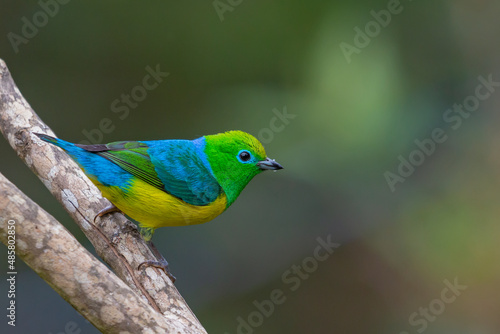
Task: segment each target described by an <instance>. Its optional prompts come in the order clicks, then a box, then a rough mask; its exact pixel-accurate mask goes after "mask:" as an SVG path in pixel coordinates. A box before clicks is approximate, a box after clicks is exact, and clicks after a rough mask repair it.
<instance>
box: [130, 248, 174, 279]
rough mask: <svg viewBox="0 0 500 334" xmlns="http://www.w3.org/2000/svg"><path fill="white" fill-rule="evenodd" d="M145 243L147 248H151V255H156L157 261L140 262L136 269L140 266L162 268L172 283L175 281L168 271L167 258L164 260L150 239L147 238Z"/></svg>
mask: <svg viewBox="0 0 500 334" xmlns="http://www.w3.org/2000/svg"><path fill="white" fill-rule="evenodd" d="M147 243H148V246H149V249H150V250H151V252H153V255H154V256H155V257H156V259H157V261H145V262H143V263H141V264H140V265H139V267H138V268H137V269H138V270H140V269H141V267H155V268H158V269H162V270H163V271H164V272H165V274H166V275H167V276H168V277H169V278H170V279H171V280H172V283H175V280H176V278H175V276H174V275H172V273H171V272H170V269H169V267H168V262H167V260H165V258H164V257H163V255H161V253H160V251H159V250H158V249H157V248H156V246H155V245H154V244H153V242H152V241H151V240H149V241H148V242H147Z"/></svg>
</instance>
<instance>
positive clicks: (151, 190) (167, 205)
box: [92, 179, 227, 229]
mask: <svg viewBox="0 0 500 334" xmlns="http://www.w3.org/2000/svg"><path fill="white" fill-rule="evenodd" d="M92 182H93V183H94V184H95V185H96V186H97V187H98V188H99V190H101V192H102V194H103V195H104V197H106V198H107V199H109V200H110V201H111V202H112V203H113V204H114V205H115V206H116V207H118V208H119V209H120V210H121V211H123V212H124V213H125V214H127V215H128V216H130V217H131V218H133V219H135V220H137V221H138V222H139V223H140V225H141V227H145V228H151V229H156V228H158V227H164V226H182V225H194V224H202V223H206V222H208V221H210V220H212V219H214V218H215V217H217V216H218V215H220V214H221V213H222V212H224V210H226V206H227V200H226V195H225V194H221V195H220V196H219V197H218V198H217V199H216V200H215V201H214V202H212V203H210V204H208V205H204V206H198V205H192V204H188V203H186V202H184V201H182V200H180V199H178V198H177V197H174V196H172V195H170V194H167V193H166V192H164V191H161V190H159V189H157V188H155V187H153V186H151V185H150V184H148V183H146V182H144V181H142V180H140V179H135V180H133V181H131V184H130V186H129V188H128V190H127V191H124V190H122V189H121V188H120V187H116V186H111V187H109V186H104V185H102V184H101V183H99V182H98V181H97V180H92Z"/></svg>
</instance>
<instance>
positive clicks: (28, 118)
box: [0, 59, 206, 333]
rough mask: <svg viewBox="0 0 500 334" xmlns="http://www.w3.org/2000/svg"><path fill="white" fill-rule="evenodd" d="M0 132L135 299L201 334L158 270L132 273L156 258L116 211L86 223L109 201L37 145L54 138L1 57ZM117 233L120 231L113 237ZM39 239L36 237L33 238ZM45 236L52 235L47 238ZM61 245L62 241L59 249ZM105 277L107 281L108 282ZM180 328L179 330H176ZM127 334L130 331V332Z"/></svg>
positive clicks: (54, 152) (57, 154)
mask: <svg viewBox="0 0 500 334" xmlns="http://www.w3.org/2000/svg"><path fill="white" fill-rule="evenodd" d="M0 131H1V132H2V133H3V135H4V137H5V138H6V139H7V141H8V142H9V144H10V145H11V146H12V148H13V149H14V150H15V151H16V152H17V154H18V156H19V157H20V158H21V159H22V160H23V161H24V162H25V163H26V165H27V166H28V167H29V168H30V169H31V170H32V171H33V172H34V173H35V174H36V175H37V176H38V177H39V178H40V180H41V181H42V182H43V184H44V185H45V186H46V187H47V188H48V189H49V191H50V192H51V193H52V195H53V196H54V197H55V198H56V199H57V200H58V201H59V202H60V203H61V204H63V206H64V207H65V209H66V211H67V212H68V213H69V215H70V216H71V217H72V218H73V219H74V220H75V222H76V223H77V224H78V226H79V227H80V228H81V229H82V231H83V232H84V233H85V235H86V236H87V238H88V239H89V240H90V242H91V243H92V244H93V245H94V247H95V249H96V251H97V253H98V254H99V256H100V257H101V258H102V259H103V260H104V261H105V262H106V263H108V264H109V266H110V267H111V268H112V270H113V271H114V272H115V273H116V274H117V275H118V277H119V278H120V279H122V280H123V281H124V282H125V283H126V284H127V285H128V286H129V287H130V288H131V289H132V290H133V291H135V293H137V297H138V298H141V299H142V301H143V302H144V303H149V304H150V305H151V307H153V308H154V309H156V310H158V311H160V312H161V313H163V317H164V319H166V320H167V321H168V322H169V324H170V325H172V327H171V328H172V329H174V328H175V330H176V333H177V332H178V333H206V331H205V330H204V328H203V327H202V325H201V324H200V323H199V321H198V319H197V318H196V316H195V315H194V314H193V312H192V311H191V309H190V308H189V306H188V305H187V304H186V302H185V300H184V299H183V298H182V296H181V295H180V294H179V292H178V291H177V289H176V288H175V286H174V285H173V284H172V282H171V281H170V279H169V278H168V277H167V276H166V275H165V274H164V273H163V272H162V271H161V270H158V269H156V268H148V269H146V270H145V271H138V270H137V267H138V265H139V264H140V263H142V262H144V261H148V260H153V261H155V260H156V259H155V258H154V256H153V254H152V253H151V251H150V250H149V248H148V246H147V244H146V243H145V242H144V240H143V239H142V238H141V237H140V235H139V233H138V231H137V228H136V227H135V225H134V224H133V223H131V222H130V221H128V220H127V219H126V218H125V217H124V216H123V215H122V214H120V213H113V214H108V215H105V216H103V217H101V218H100V219H98V220H97V223H98V224H99V225H98V226H97V225H93V224H92V223H91V222H92V219H93V217H94V216H95V215H96V214H97V212H99V210H101V209H102V208H104V207H105V206H107V205H108V204H109V201H107V200H106V199H105V198H103V197H102V196H101V193H100V192H99V190H98V189H97V188H96V187H95V186H94V185H93V184H92V182H90V180H89V179H88V178H87V177H86V176H85V174H83V172H82V171H81V170H80V168H79V167H78V166H77V164H76V163H75V162H74V161H73V160H72V159H71V158H70V157H69V156H68V155H67V154H65V153H64V152H63V151H62V150H60V149H58V148H56V147H53V146H52V145H46V144H44V143H42V142H41V141H40V140H39V139H38V138H37V137H36V136H34V135H33V134H32V133H33V132H37V133H46V134H48V135H51V136H54V133H53V132H52V130H51V129H50V128H49V127H48V126H47V125H46V124H44V123H43V122H42V120H41V119H40V118H39V117H38V116H37V115H36V114H35V112H34V111H33V110H32V109H31V107H30V106H29V104H28V102H27V101H26V100H25V99H24V98H23V96H22V95H21V93H20V92H19V89H18V88H17V87H16V85H15V83H14V81H13V80H12V77H11V75H10V72H9V71H8V69H7V66H6V65H5V62H4V61H3V60H1V59H0ZM6 207H7V208H8V207H9V206H8V205H7V206H6ZM21 212H22V211H21ZM26 212H28V211H26ZM34 217H36V216H34ZM20 220H21V221H23V224H24V220H29V217H26V218H22V216H20ZM60 229H61V227H59V230H60ZM117 232H120V233H119V234H117ZM42 235H43V234H39V235H38V238H40V237H41V236H42ZM50 235H51V236H53V234H50ZM45 237H46V236H44V238H45ZM2 241H3V239H2ZM67 245H68V244H67V243H66V244H64V243H63V244H61V247H66V246H67ZM76 254H78V253H76ZM82 256H83V255H82ZM90 256H91V255H90ZM69 265H71V262H70V264H69ZM39 274H40V273H39ZM110 274H111V273H110ZM51 275H52V274H51V273H50V271H48V272H45V271H42V272H41V274H40V276H42V277H44V278H46V277H49V278H50V277H52V276H51ZM113 276H114V275H113ZM109 279H110V282H111V278H109ZM102 280H103V281H107V280H108V278H107V277H106V276H103V277H102ZM49 284H51V285H53V284H52V283H49ZM54 284H55V282H54ZM53 286H54V285H53ZM59 287H61V286H59ZM56 291H58V290H57V289H56ZM106 292H107V293H108V294H111V293H113V290H111V289H108V290H107V291H106ZM80 293H81V294H85V293H87V294H88V293H89V292H88V291H87V292H85V291H80ZM85 307H86V308H92V305H85ZM141 307H142V306H141ZM75 308H77V307H76V306H75ZM77 310H79V312H80V313H82V314H84V313H83V309H82V308H77ZM136 314H138V313H136ZM84 315H85V314H84ZM89 320H90V319H89ZM129 320H130V319H129ZM93 323H94V322H93ZM94 324H95V323H94ZM180 325H182V326H183V327H179V326H180ZM96 326H97V325H96ZM178 328H183V329H182V330H179V329H178ZM111 332H114V331H111ZM131 332H134V333H136V331H133V330H132V331H131Z"/></svg>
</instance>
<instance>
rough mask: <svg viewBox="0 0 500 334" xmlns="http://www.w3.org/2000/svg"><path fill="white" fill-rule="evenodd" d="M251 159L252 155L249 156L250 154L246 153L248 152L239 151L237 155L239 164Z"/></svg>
mask: <svg viewBox="0 0 500 334" xmlns="http://www.w3.org/2000/svg"><path fill="white" fill-rule="evenodd" d="M251 158H252V155H251V154H250V152H248V151H241V152H240V153H239V154H238V159H239V160H240V161H241V162H248V161H249V160H250V159H251Z"/></svg>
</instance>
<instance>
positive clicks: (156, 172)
mask: <svg viewBox="0 0 500 334" xmlns="http://www.w3.org/2000/svg"><path fill="white" fill-rule="evenodd" d="M35 135H37V136H38V137H39V138H40V139H42V140H44V141H46V142H48V143H51V144H54V145H56V146H59V147H60V148H62V149H64V150H65V151H66V152H67V153H68V154H69V155H70V156H71V158H73V159H74V160H75V161H76V162H77V163H78V165H79V166H80V167H81V168H82V170H83V172H84V173H85V174H86V175H87V176H88V177H89V178H90V180H91V181H92V182H93V183H94V184H95V185H96V186H97V187H98V188H99V190H101V192H102V194H103V195H104V197H106V198H107V199H109V200H110V201H111V203H113V205H112V206H109V207H106V208H104V209H103V210H101V211H100V212H99V213H98V215H97V216H96V218H97V217H98V216H99V217H100V216H102V215H104V214H106V213H109V212H113V211H122V212H123V213H125V214H127V215H128V216H129V217H131V218H133V219H134V220H136V221H138V222H139V226H140V227H141V234H142V235H143V237H144V239H145V240H146V241H150V239H151V237H152V235H153V233H154V231H155V229H156V228H158V227H163V226H181V225H193V224H201V223H205V222H208V221H210V220H212V219H214V218H215V217H217V216H218V215H220V214H221V213H222V212H224V211H225V210H226V209H227V208H228V207H229V206H230V205H231V204H233V203H234V201H235V200H236V198H237V197H238V195H239V194H240V193H241V191H242V190H243V188H245V186H246V185H247V184H248V182H250V180H251V179H252V178H253V177H254V176H256V175H257V174H259V173H261V172H262V171H265V170H278V169H283V167H282V166H281V165H280V164H279V163H277V162H276V161H275V160H272V159H269V158H267V156H266V152H265V150H264V147H263V146H262V144H261V143H260V142H259V141H258V140H257V139H256V138H255V137H253V136H252V135H250V134H248V133H245V132H242V131H228V132H225V133H219V134H216V135H208V136H203V137H200V138H198V139H194V140H155V141H120V142H113V143H109V144H101V145H80V144H72V143H70V142H67V141H64V140H61V139H58V138H53V137H50V136H48V135H45V134H37V133H35Z"/></svg>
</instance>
